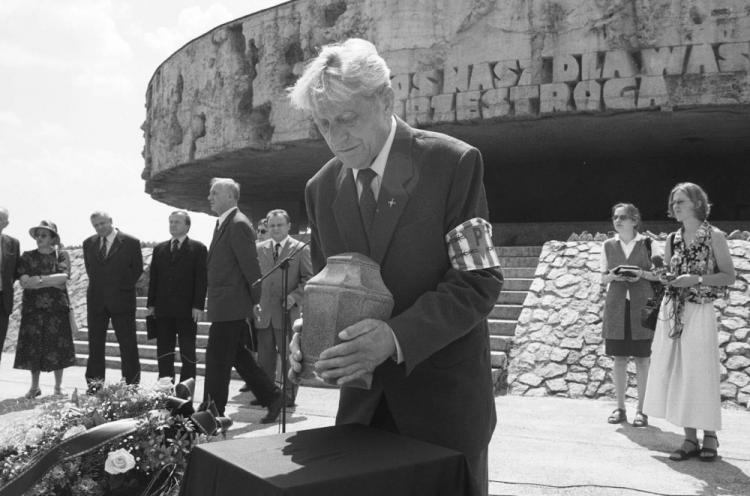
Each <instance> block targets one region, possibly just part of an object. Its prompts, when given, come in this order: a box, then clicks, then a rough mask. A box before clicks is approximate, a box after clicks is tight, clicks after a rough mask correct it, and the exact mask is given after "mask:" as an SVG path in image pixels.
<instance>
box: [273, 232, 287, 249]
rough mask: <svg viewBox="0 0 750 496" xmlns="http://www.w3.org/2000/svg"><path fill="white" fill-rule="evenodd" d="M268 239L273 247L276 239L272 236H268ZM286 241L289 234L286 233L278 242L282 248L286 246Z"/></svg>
mask: <svg viewBox="0 0 750 496" xmlns="http://www.w3.org/2000/svg"><path fill="white" fill-rule="evenodd" d="M269 239H270V240H271V246H272V247H275V246H276V241H274V239H273V238H269ZM287 241H289V235H288V234H287V235H286V237H285V238H284V239H282V240H281V241H279V242H278V243H279V244H280V245H281V247H282V248H284V247H285V246H286V242H287Z"/></svg>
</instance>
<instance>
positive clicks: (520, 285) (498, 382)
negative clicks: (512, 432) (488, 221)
mask: <svg viewBox="0 0 750 496" xmlns="http://www.w3.org/2000/svg"><path fill="white" fill-rule="evenodd" d="M497 251H498V255H499V256H500V264H501V266H502V268H503V277H504V278H505V280H504V283H503V290H502V291H501V292H500V295H499V297H498V299H497V302H496V304H495V306H494V308H493V309H492V311H491V312H490V315H489V317H488V324H489V331H490V358H491V362H492V368H493V370H492V377H493V381H494V384H495V391H496V392H502V391H504V389H505V376H506V370H507V366H508V353H509V351H510V348H511V346H512V345H513V336H514V335H515V332H516V325H517V324H518V318H519V316H520V315H521V311H522V310H523V303H524V300H525V299H526V296H527V295H528V291H529V289H530V288H531V283H532V282H533V280H534V273H535V272H536V267H537V265H538V263H539V255H540V254H541V252H542V247H541V246H504V247H501V248H498V250H497Z"/></svg>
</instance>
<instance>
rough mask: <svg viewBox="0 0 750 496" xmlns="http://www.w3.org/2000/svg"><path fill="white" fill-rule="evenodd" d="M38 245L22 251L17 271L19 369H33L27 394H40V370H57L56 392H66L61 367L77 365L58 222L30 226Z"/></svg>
mask: <svg viewBox="0 0 750 496" xmlns="http://www.w3.org/2000/svg"><path fill="white" fill-rule="evenodd" d="M29 234H30V235H31V237H33V238H34V239H35V240H36V245H37V249H36V250H32V251H27V252H24V253H23V255H21V261H20V267H19V269H18V273H19V275H20V277H19V281H20V283H21V287H22V288H23V302H22V307H21V327H20V330H19V332H18V345H17V347H16V360H15V364H14V365H13V366H14V367H15V368H17V369H26V370H30V371H31V387H30V388H29V392H28V393H26V398H28V399H33V398H35V397H37V396H39V395H41V394H42V391H41V389H39V374H40V372H42V371H44V372H51V371H53V372H54V373H55V389H54V394H55V395H60V394H62V376H63V369H64V368H65V367H70V366H71V365H74V364H75V348H74V346H73V335H72V332H71V326H70V303H69V301H68V292H67V289H66V284H67V282H68V278H69V277H70V258H69V257H68V254H67V252H64V251H60V250H58V249H57V248H58V245H59V243H60V236H59V235H58V233H57V226H56V225H55V223H54V222H50V221H46V220H43V221H41V222H40V223H39V225H38V226H35V227H32V228H31V229H29Z"/></svg>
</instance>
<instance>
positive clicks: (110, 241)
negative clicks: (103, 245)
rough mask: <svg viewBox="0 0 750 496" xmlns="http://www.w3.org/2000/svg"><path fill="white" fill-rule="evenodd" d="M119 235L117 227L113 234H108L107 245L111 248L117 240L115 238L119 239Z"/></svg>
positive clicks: (113, 229)
mask: <svg viewBox="0 0 750 496" xmlns="http://www.w3.org/2000/svg"><path fill="white" fill-rule="evenodd" d="M117 233H118V231H117V228H116V227H115V228H112V232H111V233H109V234H108V235H107V236H106V238H107V244H108V245H109V246H112V241H114V240H115V238H116V237H117Z"/></svg>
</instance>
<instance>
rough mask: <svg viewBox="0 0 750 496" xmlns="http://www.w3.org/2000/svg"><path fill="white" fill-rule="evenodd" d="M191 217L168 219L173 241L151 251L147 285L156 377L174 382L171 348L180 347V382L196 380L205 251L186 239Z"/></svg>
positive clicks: (181, 215)
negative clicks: (176, 344) (154, 345)
mask: <svg viewBox="0 0 750 496" xmlns="http://www.w3.org/2000/svg"><path fill="white" fill-rule="evenodd" d="M188 231H190V215H189V214H188V213H187V212H186V211H184V210H176V211H174V212H172V214H171V215H170V216H169V233H170V234H171V235H172V238H171V239H170V240H168V241H164V242H163V243H159V244H158V245H156V246H155V247H154V252H153V255H152V256H151V267H150V269H149V276H150V277H149V284H148V302H147V305H148V313H149V315H153V316H154V317H155V319H156V349H157V355H158V356H159V377H171V378H172V379H173V380H174V345H175V340H176V338H177V340H179V344H180V357H181V358H180V364H181V368H180V382H182V381H185V380H187V379H190V378H191V377H192V378H194V377H195V364H196V356H195V338H196V334H197V332H198V328H197V322H198V320H199V319H200V318H201V316H202V315H203V307H204V304H205V301H206V258H207V254H208V250H206V246H205V245H204V244H203V243H201V242H200V241H196V240H194V239H190V238H189V237H188Z"/></svg>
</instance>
